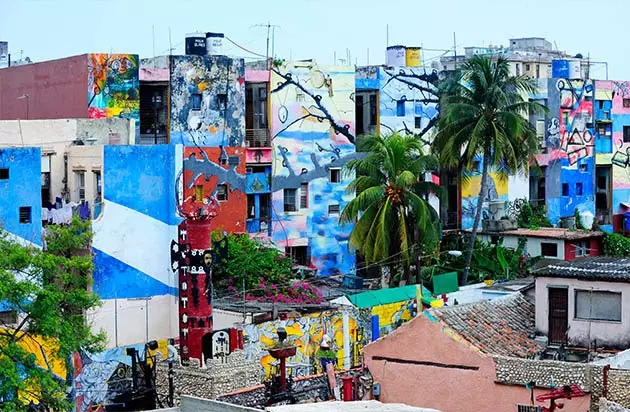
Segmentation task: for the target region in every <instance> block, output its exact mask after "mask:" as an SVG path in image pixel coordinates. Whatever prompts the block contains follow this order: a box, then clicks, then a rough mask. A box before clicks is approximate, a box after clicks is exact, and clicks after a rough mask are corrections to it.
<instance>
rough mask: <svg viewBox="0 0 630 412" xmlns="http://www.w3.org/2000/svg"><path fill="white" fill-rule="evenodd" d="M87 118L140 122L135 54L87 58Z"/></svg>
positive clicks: (89, 56) (102, 55)
mask: <svg viewBox="0 0 630 412" xmlns="http://www.w3.org/2000/svg"><path fill="white" fill-rule="evenodd" d="M88 117H89V118H92V119H101V118H111V117H124V118H129V119H135V120H136V122H139V120H140V78H139V71H138V56H137V55H135V54H90V55H88Z"/></svg>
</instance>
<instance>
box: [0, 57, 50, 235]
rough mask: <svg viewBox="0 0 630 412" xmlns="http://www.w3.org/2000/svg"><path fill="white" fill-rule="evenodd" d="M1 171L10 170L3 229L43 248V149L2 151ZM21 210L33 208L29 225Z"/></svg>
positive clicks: (1, 209) (3, 195)
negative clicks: (21, 215)
mask: <svg viewBox="0 0 630 412" xmlns="http://www.w3.org/2000/svg"><path fill="white" fill-rule="evenodd" d="M3 70H4V69H3ZM0 169H8V172H7V173H8V178H7V179H4V178H0V228H1V229H2V230H3V231H5V232H6V233H7V234H8V236H9V238H11V239H14V240H17V241H18V242H20V243H22V244H25V245H35V246H42V208H41V205H42V198H41V191H40V190H39V188H40V185H41V151H40V149H39V148H33V147H31V148H19V149H18V148H5V149H0ZM3 177H4V176H3ZM21 207H30V222H28V223H21V222H20V208H21Z"/></svg>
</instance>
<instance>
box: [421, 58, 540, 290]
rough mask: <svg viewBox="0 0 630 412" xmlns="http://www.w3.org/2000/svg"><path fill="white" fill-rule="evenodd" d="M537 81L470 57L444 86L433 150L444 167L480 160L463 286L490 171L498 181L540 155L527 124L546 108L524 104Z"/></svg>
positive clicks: (501, 60) (497, 63)
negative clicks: (478, 183) (532, 116)
mask: <svg viewBox="0 0 630 412" xmlns="http://www.w3.org/2000/svg"><path fill="white" fill-rule="evenodd" d="M535 91H536V83H535V81H534V80H533V79H531V78H529V77H527V76H516V77H514V76H510V69H509V65H508V62H507V60H505V59H504V58H501V57H500V58H498V59H496V60H494V61H493V60H492V59H491V58H489V57H485V56H474V57H473V58H471V59H470V60H468V61H467V62H466V63H465V64H464V66H463V68H462V71H461V73H459V74H458V75H456V76H454V77H452V78H450V79H448V80H447V81H446V82H445V83H444V85H443V86H442V92H441V99H440V115H441V119H440V122H439V130H438V133H437V134H436V137H435V139H434V142H433V150H434V152H435V153H437V154H438V155H439V159H440V163H441V165H442V166H445V167H459V168H464V169H467V170H470V169H472V167H473V164H474V162H475V161H476V160H477V159H479V158H481V161H482V163H483V170H482V174H481V190H480V192H479V197H478V199H477V208H476V212H475V220H474V223H473V230H472V235H471V238H470V242H469V244H468V251H467V253H466V267H465V268H464V274H463V277H462V283H464V284H466V282H467V281H468V272H469V270H470V262H471V260H472V253H473V247H474V244H475V239H476V237H477V231H478V228H479V221H480V219H481V211H482V205H483V203H484V202H485V201H486V200H487V195H488V175H489V172H490V170H491V169H492V170H493V171H495V172H496V173H498V175H499V177H500V178H503V179H505V178H507V175H508V174H515V173H523V172H526V171H527V170H528V167H529V164H530V162H532V161H535V159H534V155H535V154H536V153H537V152H538V141H537V138H536V131H535V130H534V128H533V127H532V125H531V124H530V123H529V121H528V120H527V117H528V116H529V113H531V112H533V113H545V112H546V110H547V109H546V108H545V107H544V106H542V105H540V104H538V103H535V102H530V101H528V100H527V95H528V94H532V93H534V92H535Z"/></svg>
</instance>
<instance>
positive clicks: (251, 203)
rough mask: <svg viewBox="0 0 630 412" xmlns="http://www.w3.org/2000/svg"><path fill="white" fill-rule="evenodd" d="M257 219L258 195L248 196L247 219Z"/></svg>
mask: <svg viewBox="0 0 630 412" xmlns="http://www.w3.org/2000/svg"><path fill="white" fill-rule="evenodd" d="M255 217H256V195H247V218H248V219H254V218H255Z"/></svg>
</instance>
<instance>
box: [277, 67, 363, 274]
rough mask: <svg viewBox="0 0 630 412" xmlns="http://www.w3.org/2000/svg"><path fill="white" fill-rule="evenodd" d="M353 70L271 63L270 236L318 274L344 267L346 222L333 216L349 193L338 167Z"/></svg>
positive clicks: (345, 152) (347, 138)
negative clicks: (274, 64)
mask: <svg viewBox="0 0 630 412" xmlns="http://www.w3.org/2000/svg"><path fill="white" fill-rule="evenodd" d="M354 77H355V73H354V68H351V67H323V66H319V65H318V64H317V63H315V62H312V61H307V62H296V63H288V64H285V65H282V66H281V67H276V68H274V69H272V73H271V91H270V100H271V107H270V108H271V116H270V128H271V138H272V149H273V159H272V160H273V163H272V165H271V169H272V179H271V191H272V199H271V203H272V207H271V215H272V221H273V223H272V224H273V228H272V231H273V232H272V241H273V243H274V244H275V246H276V247H278V248H281V249H284V250H285V251H286V252H287V254H290V255H291V256H293V257H294V259H295V260H296V261H297V262H298V263H300V264H309V263H310V264H312V265H313V266H314V267H315V268H317V269H318V274H319V275H323V276H326V275H330V274H333V273H336V272H341V273H351V272H353V270H354V267H355V257H354V253H351V252H350V250H349V249H348V237H349V235H350V231H351V229H352V227H351V225H344V226H340V225H339V215H340V213H341V211H342V210H343V208H344V207H345V205H346V204H347V203H348V202H349V201H350V200H351V199H352V198H353V196H354V195H353V194H350V193H347V192H346V187H347V185H348V184H349V183H350V182H351V181H352V179H353V176H349V175H348V174H347V173H342V168H343V166H344V164H345V163H346V162H347V161H348V160H350V159H355V158H357V157H358V154H357V153H356V152H355V145H354V143H355V129H354V121H355V116H354V113H355V111H354V101H353V96H354V81H355V79H354Z"/></svg>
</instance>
